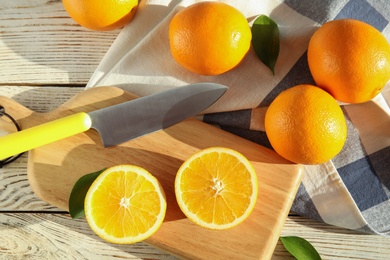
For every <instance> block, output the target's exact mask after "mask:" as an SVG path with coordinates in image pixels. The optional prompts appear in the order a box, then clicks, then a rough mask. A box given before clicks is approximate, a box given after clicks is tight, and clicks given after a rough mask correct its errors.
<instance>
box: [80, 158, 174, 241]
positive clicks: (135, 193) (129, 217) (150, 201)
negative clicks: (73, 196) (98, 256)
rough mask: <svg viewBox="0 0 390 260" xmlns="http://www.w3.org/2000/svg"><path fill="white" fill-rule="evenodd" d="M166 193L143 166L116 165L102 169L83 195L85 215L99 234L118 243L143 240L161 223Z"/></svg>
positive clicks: (163, 215) (164, 209) (164, 210)
mask: <svg viewBox="0 0 390 260" xmlns="http://www.w3.org/2000/svg"><path fill="white" fill-rule="evenodd" d="M166 206H167V205H166V200H165V194H164V191H163V189H162V187H161V186H160V184H159V182H158V180H157V179H156V178H155V177H154V176H153V175H151V174H150V173H149V172H148V171H146V170H145V169H142V168H140V167H137V166H133V165H118V166H114V167H111V168H109V169H107V170H105V171H104V172H103V173H102V174H101V175H99V177H98V178H97V179H96V180H95V181H94V182H93V184H92V185H91V187H90V189H89V190H88V193H87V195H86V197H85V206H84V207H85V216H86V219H87V221H88V224H89V225H90V227H91V229H92V230H93V231H94V232H95V233H96V234H97V235H99V236H100V237H101V238H103V239H105V240H107V241H109V242H112V243H118V244H129V243H135V242H138V241H141V240H144V239H146V238H148V237H149V236H151V235H152V234H153V233H154V232H155V231H157V229H158V228H159V227H160V225H161V223H162V222H163V220H164V217H165V212H166Z"/></svg>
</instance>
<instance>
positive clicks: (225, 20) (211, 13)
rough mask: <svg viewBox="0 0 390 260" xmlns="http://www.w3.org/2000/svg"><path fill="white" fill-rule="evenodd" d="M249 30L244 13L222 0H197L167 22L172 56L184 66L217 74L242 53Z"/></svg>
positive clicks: (246, 44)
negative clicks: (217, 0)
mask: <svg viewBox="0 0 390 260" xmlns="http://www.w3.org/2000/svg"><path fill="white" fill-rule="evenodd" d="M251 39H252V34H251V30H250V27H249V24H248V22H247V20H246V18H245V16H244V15H243V14H242V13H241V12H240V11H238V10H237V9H235V8H234V7H232V6H230V5H228V4H225V3H222V2H208V1H206V2H200V3H196V4H193V5H190V6H188V7H186V8H184V9H182V10H180V11H179V12H178V13H177V14H176V15H175V16H174V17H173V18H172V20H171V22H170V24H169V44H170V50H171V53H172V56H173V58H174V59H175V60H176V62H177V63H179V64H180V65H181V66H183V67H184V68H186V69H187V70H189V71H191V72H194V73H197V74H202V75H218V74H222V73H224V72H227V71H229V70H231V69H233V68H234V67H236V66H237V65H238V64H239V63H240V62H241V61H242V60H243V58H244V57H245V56H246V54H247V52H248V50H249V48H250V44H251Z"/></svg>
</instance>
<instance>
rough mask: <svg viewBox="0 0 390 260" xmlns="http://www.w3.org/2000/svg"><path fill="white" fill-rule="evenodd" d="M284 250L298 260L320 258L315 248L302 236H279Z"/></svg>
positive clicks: (315, 259)
mask: <svg viewBox="0 0 390 260" xmlns="http://www.w3.org/2000/svg"><path fill="white" fill-rule="evenodd" d="M280 241H282V244H283V246H284V248H286V250H287V251H288V252H289V253H290V254H291V255H293V256H294V257H295V258H296V259H298V260H321V256H320V255H319V254H318V252H317V250H316V249H315V248H314V247H313V246H312V245H311V244H310V243H309V242H308V241H307V240H305V239H304V238H301V237H296V236H287V237H280Z"/></svg>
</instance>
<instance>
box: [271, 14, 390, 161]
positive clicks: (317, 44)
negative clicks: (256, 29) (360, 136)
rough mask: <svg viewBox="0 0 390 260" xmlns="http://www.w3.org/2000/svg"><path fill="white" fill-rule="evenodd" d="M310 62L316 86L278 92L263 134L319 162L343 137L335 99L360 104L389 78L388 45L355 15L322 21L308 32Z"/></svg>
mask: <svg viewBox="0 0 390 260" xmlns="http://www.w3.org/2000/svg"><path fill="white" fill-rule="evenodd" d="M307 56H308V65H309V69H310V72H311V74H312V76H313V78H314V81H315V83H316V85H317V86H310V85H299V86H294V87H292V88H291V89H287V90H285V91H283V92H282V93H280V94H279V96H277V97H276V98H275V100H274V101H273V102H272V103H271V105H270V107H269V108H268V110H267V112H266V116H265V130H266V134H267V137H268V139H269V141H270V143H271V145H272V147H273V148H274V149H275V151H276V152H277V153H279V154H280V155H281V156H283V157H285V158H287V159H288V160H290V161H293V162H296V163H302V164H319V163H323V162H326V161H328V160H330V159H332V158H333V157H334V156H336V155H337V154H338V153H339V152H340V151H341V150H342V148H343V146H344V144H345V141H346V137H347V126H346V120H345V117H344V115H343V112H342V110H341V109H340V107H339V104H338V103H337V101H336V100H338V101H341V102H345V103H361V102H366V101H369V100H371V99H372V98H374V97H375V96H376V95H377V94H379V93H380V91H381V90H382V88H383V87H384V86H385V85H386V83H387V82H389V80H390V45H389V43H388V42H387V40H386V38H385V37H384V36H383V35H382V34H381V33H380V32H379V31H378V30H376V29H375V28H374V27H372V26H371V25H368V24H366V23H364V22H361V21H357V20H353V19H341V20H335V21H330V22H327V23H325V24H324V25H323V26H322V27H320V28H319V29H318V30H317V31H316V32H315V33H314V34H313V36H312V37H311V39H310V42H309V46H308V53H307Z"/></svg>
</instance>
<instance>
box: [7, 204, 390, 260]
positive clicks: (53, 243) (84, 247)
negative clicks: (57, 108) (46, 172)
mask: <svg viewBox="0 0 390 260" xmlns="http://www.w3.org/2000/svg"><path fill="white" fill-rule="evenodd" d="M0 229H1V232H0V255H1V258H7V259H37V258H39V259H100V258H101V257H109V259H167V260H168V259H172V260H173V259H176V258H175V257H174V256H172V255H169V254H168V253H166V252H164V251H161V250H159V249H157V248H155V247H153V246H150V245H148V244H146V243H143V242H141V243H137V244H134V245H112V244H108V243H106V242H105V241H103V240H101V239H100V238H99V237H98V236H96V235H95V234H94V233H93V232H92V230H91V229H90V228H89V226H88V224H87V223H86V221H85V220H84V219H79V220H74V219H71V218H70V216H69V215H67V214H47V213H31V214H25V213H4V212H3V213H0ZM282 235H286V236H287V235H298V236H301V237H303V238H306V239H307V240H309V241H310V242H311V243H312V244H313V245H314V246H315V248H316V249H317V251H318V252H319V253H320V254H321V256H322V257H323V259H367V260H377V259H388V256H389V254H390V239H388V238H384V237H380V236H372V235H365V234H361V233H356V232H353V231H349V230H345V229H341V228H337V227H333V226H329V225H326V224H322V223H319V222H316V221H313V220H309V219H305V218H302V217H298V216H290V217H288V218H287V220H286V223H285V227H284V229H283V231H282ZM271 259H272V260H286V259H287V260H288V259H291V260H293V259H294V258H293V257H292V256H291V255H289V253H288V252H287V251H286V250H285V249H284V247H283V245H282V244H281V243H280V241H279V242H278V244H277V246H276V248H275V251H274V254H273V256H272V258H271Z"/></svg>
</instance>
